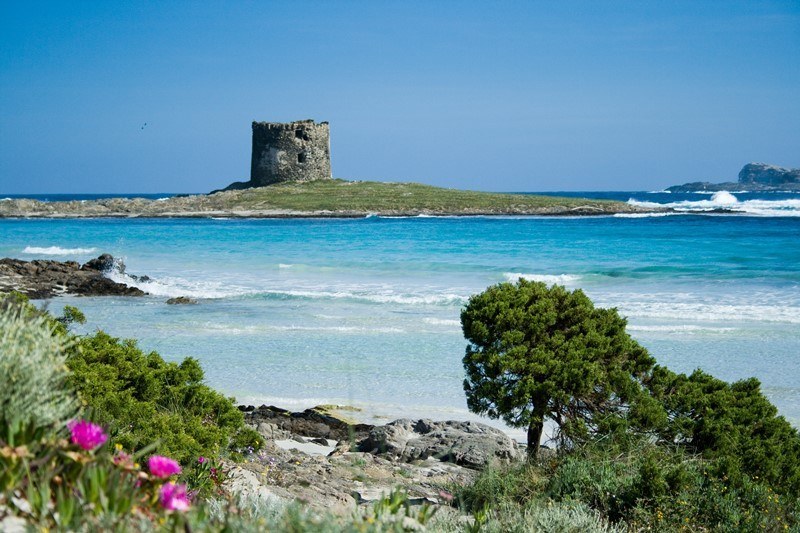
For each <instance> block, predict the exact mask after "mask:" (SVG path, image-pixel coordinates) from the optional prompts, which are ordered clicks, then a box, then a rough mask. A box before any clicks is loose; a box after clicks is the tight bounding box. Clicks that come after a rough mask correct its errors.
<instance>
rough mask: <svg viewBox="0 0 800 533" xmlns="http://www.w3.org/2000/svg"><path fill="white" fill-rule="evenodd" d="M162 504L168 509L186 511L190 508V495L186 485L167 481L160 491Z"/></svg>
mask: <svg viewBox="0 0 800 533" xmlns="http://www.w3.org/2000/svg"><path fill="white" fill-rule="evenodd" d="M159 500H160V501H161V506H162V507H163V508H164V509H166V510H167V511H186V510H188V509H189V496H188V495H187V494H186V485H184V484H180V485H178V484H176V483H172V482H169V483H165V484H164V485H162V486H161V490H160V492H159Z"/></svg>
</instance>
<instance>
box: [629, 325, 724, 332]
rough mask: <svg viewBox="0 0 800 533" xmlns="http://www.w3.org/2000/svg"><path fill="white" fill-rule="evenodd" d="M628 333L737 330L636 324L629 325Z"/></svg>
mask: <svg viewBox="0 0 800 533" xmlns="http://www.w3.org/2000/svg"><path fill="white" fill-rule="evenodd" d="M627 330H628V331H642V332H653V333H704V332H706V333H728V332H731V331H736V328H730V327H714V326H697V325H692V324H674V325H661V326H638V325H636V324H629V325H628V327H627Z"/></svg>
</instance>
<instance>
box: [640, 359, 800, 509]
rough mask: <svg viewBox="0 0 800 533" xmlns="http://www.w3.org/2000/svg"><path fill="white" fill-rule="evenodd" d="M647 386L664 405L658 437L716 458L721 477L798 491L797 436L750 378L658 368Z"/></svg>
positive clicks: (799, 445) (799, 459) (799, 450)
mask: <svg viewBox="0 0 800 533" xmlns="http://www.w3.org/2000/svg"><path fill="white" fill-rule="evenodd" d="M647 387H648V389H649V390H650V391H651V393H652V396H653V398H655V399H656V400H657V401H658V402H659V404H660V405H661V406H662V408H663V409H664V411H665V413H666V416H665V417H664V421H665V422H664V423H662V424H660V425H658V426H657V428H656V432H657V434H658V435H659V437H660V439H661V441H662V442H665V443H668V444H674V445H677V446H679V447H681V448H684V449H686V450H687V451H688V452H690V453H695V454H700V455H702V456H703V457H704V458H706V459H709V460H712V461H713V462H714V466H715V469H716V470H717V471H718V474H719V475H720V476H721V477H726V478H729V479H731V481H732V483H734V484H738V483H741V482H742V481H741V480H742V478H743V475H747V476H750V477H753V478H755V479H761V480H764V481H766V482H768V483H769V484H770V485H772V486H773V488H775V489H777V490H779V491H780V492H783V493H789V494H794V495H796V496H797V495H800V435H798V432H797V430H796V429H795V428H793V427H792V425H791V424H790V423H789V422H788V421H787V420H786V419H785V418H784V417H782V416H778V410H777V409H776V408H775V406H774V405H772V403H770V401H769V400H768V399H767V398H766V396H764V394H763V393H762V392H761V383H760V382H759V381H758V380H757V379H756V378H749V379H745V380H741V381H737V382H735V383H727V382H725V381H722V380H720V379H717V378H715V377H714V376H711V375H709V374H707V373H705V372H703V371H701V370H696V371H694V372H693V373H692V374H691V375H688V376H687V375H685V374H676V373H674V372H671V371H670V370H669V369H667V368H664V367H656V369H655V370H654V372H653V375H652V377H651V378H650V379H649V380H648V383H647Z"/></svg>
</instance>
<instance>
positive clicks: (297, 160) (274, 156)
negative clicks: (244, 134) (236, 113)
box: [248, 120, 331, 187]
mask: <svg viewBox="0 0 800 533" xmlns="http://www.w3.org/2000/svg"><path fill="white" fill-rule="evenodd" d="M330 154H331V149H330V130H329V127H328V123H327V122H320V123H319V124H316V123H314V121H313V120H300V121H297V122H289V123H287V124H282V123H274V122H253V155H252V159H251V163H250V183H249V184H248V185H250V186H251V187H261V186H263V185H269V184H271V183H278V182H282V181H312V180H321V179H330V178H331V155H330Z"/></svg>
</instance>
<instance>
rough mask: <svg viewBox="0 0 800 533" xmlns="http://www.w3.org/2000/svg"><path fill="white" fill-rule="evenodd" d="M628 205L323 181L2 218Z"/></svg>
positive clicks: (627, 209) (1, 204)
mask: <svg viewBox="0 0 800 533" xmlns="http://www.w3.org/2000/svg"><path fill="white" fill-rule="evenodd" d="M643 211H645V210H643V209H641V208H637V207H634V206H631V205H628V204H625V203H623V202H613V201H607V200H587V199H582V198H563V197H554V196H536V195H528V194H501V193H489V192H478V191H465V190H459V189H445V188H441V187H433V186H431V185H423V184H419V183H387V182H377V181H344V180H320V181H312V182H306V183H281V184H275V185H271V186H268V187H258V188H252V189H243V190H236V191H222V192H217V193H214V194H207V195H196V196H182V197H175V198H169V199H165V200H158V201H154V200H145V199H141V198H134V199H120V198H114V199H106V200H96V201H86V202H78V201H71V202H39V201H36V200H3V201H0V217H47V218H58V217H67V218H71V217H98V216H107V217H205V216H230V217H242V218H269V217H275V218H283V217H362V216H367V215H369V214H376V215H386V216H416V215H465V216H468V215H552V216H567V215H606V214H614V213H631V212H643Z"/></svg>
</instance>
